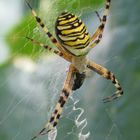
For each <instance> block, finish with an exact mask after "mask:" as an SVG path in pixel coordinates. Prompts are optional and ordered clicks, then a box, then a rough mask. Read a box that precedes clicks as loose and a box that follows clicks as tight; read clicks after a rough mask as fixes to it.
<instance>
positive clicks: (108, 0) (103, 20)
mask: <svg viewBox="0 0 140 140" xmlns="http://www.w3.org/2000/svg"><path fill="white" fill-rule="evenodd" d="M110 3H111V0H106V3H105V11H104V13H103V16H102V18H101V17H100V15H99V14H98V12H97V11H95V12H96V14H97V17H98V18H99V20H100V25H99V27H98V28H97V30H96V31H95V33H94V34H93V35H92V37H91V42H92V41H93V40H95V41H94V42H93V43H92V44H91V45H90V46H89V47H90V48H93V47H95V46H96V45H97V44H98V43H99V42H100V41H101V39H102V34H103V31H104V27H105V24H106V21H107V16H108V13H109V8H110ZM96 38H97V39H96Z"/></svg>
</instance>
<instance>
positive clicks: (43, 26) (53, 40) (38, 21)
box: [25, 0, 71, 57]
mask: <svg viewBox="0 0 140 140" xmlns="http://www.w3.org/2000/svg"><path fill="white" fill-rule="evenodd" d="M25 2H26V4H27V5H28V7H29V8H30V10H31V12H32V15H33V16H34V17H35V20H36V22H37V23H38V24H39V26H40V27H41V28H42V29H43V31H44V32H45V33H46V34H47V36H48V37H49V38H50V40H51V42H52V43H53V44H55V45H56V47H57V48H58V49H59V50H60V51H61V52H62V53H65V54H68V53H67V52H66V51H65V50H64V48H63V47H62V46H61V45H60V44H59V42H58V41H57V40H56V38H55V37H53V35H52V34H51V33H50V32H49V30H48V28H47V27H46V26H45V24H44V23H43V22H42V20H41V18H40V17H39V16H38V15H37V13H36V12H35V11H34V10H33V8H32V7H31V5H30V4H29V3H28V2H27V1H26V0H25ZM68 56H69V57H71V55H70V54H68Z"/></svg>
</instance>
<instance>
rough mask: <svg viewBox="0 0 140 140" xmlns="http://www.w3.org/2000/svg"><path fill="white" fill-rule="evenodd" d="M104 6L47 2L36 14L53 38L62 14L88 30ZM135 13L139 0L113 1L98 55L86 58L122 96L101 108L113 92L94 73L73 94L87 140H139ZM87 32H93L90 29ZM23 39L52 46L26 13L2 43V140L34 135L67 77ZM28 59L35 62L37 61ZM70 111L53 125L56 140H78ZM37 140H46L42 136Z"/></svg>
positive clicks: (91, 0) (58, 62)
mask: <svg viewBox="0 0 140 140" xmlns="http://www.w3.org/2000/svg"><path fill="white" fill-rule="evenodd" d="M33 3H34V2H33ZM103 3H104V1H103V0H86V1H85V0H81V1H79V0H55V1H51V0H46V1H41V3H40V5H39V6H37V7H39V10H38V9H37V11H38V13H39V14H40V15H41V17H42V18H43V20H44V21H45V23H46V25H47V26H48V27H49V29H50V31H51V32H52V33H53V34H54V21H55V19H56V17H57V15H58V14H59V13H61V11H63V10H64V9H65V10H68V11H71V12H73V13H77V14H81V18H82V19H83V20H85V22H87V24H89V25H90V26H91V25H92V23H91V22H93V21H94V22H96V21H97V22H98V23H99V21H98V19H97V17H96V15H95V14H94V10H99V12H100V11H102V10H103V8H102V7H103ZM24 6H25V5H24ZM49 7H51V8H49ZM100 7H101V8H100ZM139 9H140V1H139V0H136V1H135V2H134V1H131V0H124V1H122V0H117V1H115V0H112V4H111V11H110V15H109V21H108V23H107V27H106V32H105V33H104V36H103V43H101V45H99V46H98V47H100V48H102V49H101V50H100V51H99V49H100V48H99V49H98V47H96V48H94V49H93V52H92V53H91V54H90V58H91V59H93V60H95V61H96V62H97V63H100V64H102V65H104V66H106V67H107V68H109V69H110V70H111V71H112V72H114V74H115V75H116V77H117V78H118V80H119V81H120V83H121V85H122V87H123V89H124V95H123V97H121V98H120V99H119V100H116V101H114V102H111V103H108V104H103V103H102V102H101V101H100V100H101V99H102V98H103V97H105V96H107V95H109V94H111V93H112V92H114V89H113V87H112V84H110V83H109V81H107V80H105V79H103V78H101V77H100V76H97V75H96V74H95V73H94V75H91V78H87V80H86V81H85V83H84V85H83V86H82V87H81V89H79V90H77V91H76V92H75V98H78V99H80V102H79V104H78V105H77V106H80V107H82V108H83V109H84V110H85V113H84V115H83V116H82V117H83V119H84V118H87V122H88V125H87V127H86V128H85V129H84V132H83V133H86V132H88V131H90V136H89V138H88V140H139V139H140V133H139V130H140V121H139V116H140V106H139V98H140V94H139V85H140V48H139V46H140V40H139V30H140V23H139V21H140V16H139V12H140V10H139ZM13 10H14V9H13ZM87 11H88V12H87ZM29 12H30V11H29ZM90 13H91V14H90ZM87 17H88V18H87ZM91 19H93V21H92V20H91ZM98 23H93V25H95V24H96V25H97V24H98ZM89 30H90V32H94V31H95V29H94V30H93V31H92V29H90V27H89ZM25 36H30V37H33V38H35V39H37V40H39V41H42V42H44V43H47V44H49V45H50V46H52V47H54V46H53V45H52V44H51V43H50V42H48V39H47V37H45V35H44V34H43V33H42V32H41V31H39V29H38V28H37V27H36V23H35V22H34V19H33V18H32V16H31V14H30V13H29V14H28V12H26V15H25V16H24V18H23V20H21V22H20V23H19V24H18V25H17V26H16V27H15V28H13V29H12V30H11V31H9V34H8V35H7V38H6V41H7V42H8V44H9V48H10V49H11V53H10V55H11V56H10V57H9V58H11V59H9V62H8V63H7V65H4V66H3V67H2V66H1V67H0V139H1V140H27V139H30V138H31V137H32V136H34V134H36V132H38V131H39V130H40V129H41V128H42V126H44V123H45V122H46V121H47V120H48V119H49V117H50V115H51V112H52V111H53V107H54V105H55V103H56V102H57V99H58V96H59V92H60V90H61V88H62V85H63V81H64V78H65V76H66V69H67V67H68V63H67V62H66V61H64V60H62V59H61V58H59V57H55V56H53V55H52V56H50V57H47V58H46V57H44V55H46V51H45V50H44V49H42V48H39V47H38V46H35V45H32V43H30V42H29V41H27V40H26V39H25V38H24V37H25ZM108 46H109V47H108ZM96 52H99V56H98V54H97V53H96ZM47 55H48V54H47ZM25 56H26V57H25ZM38 56H39V57H40V58H38ZM95 56H96V57H95ZM27 57H28V58H27ZM29 58H37V59H36V60H37V61H36V62H34V61H32V59H29ZM69 102H71V100H70V101H69ZM69 104H70V103H69ZM69 104H68V105H67V107H68V106H69ZM70 112H71V108H70V107H69V108H66V109H65V111H64V115H63V117H62V119H61V121H60V123H59V125H58V136H57V140H66V139H68V140H78V133H79V131H80V129H78V128H77V127H76V125H75V124H74V120H75V114H76V113H75V112H74V111H73V112H72V113H70ZM68 132H70V133H68ZM40 139H41V140H46V139H47V136H44V137H41V138H40Z"/></svg>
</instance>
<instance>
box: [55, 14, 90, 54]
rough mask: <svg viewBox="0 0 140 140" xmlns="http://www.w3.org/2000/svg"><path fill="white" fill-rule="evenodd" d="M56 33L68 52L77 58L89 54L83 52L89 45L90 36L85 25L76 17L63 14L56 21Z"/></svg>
mask: <svg viewBox="0 0 140 140" xmlns="http://www.w3.org/2000/svg"><path fill="white" fill-rule="evenodd" d="M55 31H56V36H57V38H58V40H59V42H60V43H61V45H62V46H63V47H64V49H65V50H66V51H68V52H69V53H71V54H72V55H75V56H81V55H83V54H84V55H85V54H87V51H83V50H85V48H86V47H87V46H88V45H89V43H90V36H89V33H88V31H87V28H86V26H85V24H84V23H83V22H82V21H81V20H80V19H79V18H78V17H77V16H76V15H74V14H71V13H68V12H63V13H62V14H61V15H60V16H59V17H58V18H57V20H56V26H55ZM81 52H82V53H81Z"/></svg>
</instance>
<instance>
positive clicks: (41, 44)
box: [26, 36, 71, 62]
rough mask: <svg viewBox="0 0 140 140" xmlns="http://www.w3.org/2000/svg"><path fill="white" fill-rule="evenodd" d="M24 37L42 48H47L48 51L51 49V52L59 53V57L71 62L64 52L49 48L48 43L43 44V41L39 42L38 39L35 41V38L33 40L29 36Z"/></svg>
mask: <svg viewBox="0 0 140 140" xmlns="http://www.w3.org/2000/svg"><path fill="white" fill-rule="evenodd" d="M26 38H27V39H28V40H30V41H31V42H32V43H33V44H36V45H39V46H40V47H43V48H45V49H47V50H49V51H51V52H53V53H55V54H57V55H59V56H60V57H62V58H64V59H65V60H67V61H69V62H71V60H70V59H69V57H68V56H67V55H66V54H63V53H62V52H60V51H59V50H56V49H54V48H51V47H49V46H48V45H45V44H43V43H41V42H39V41H36V40H34V39H32V38H30V37H27V36H26Z"/></svg>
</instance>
